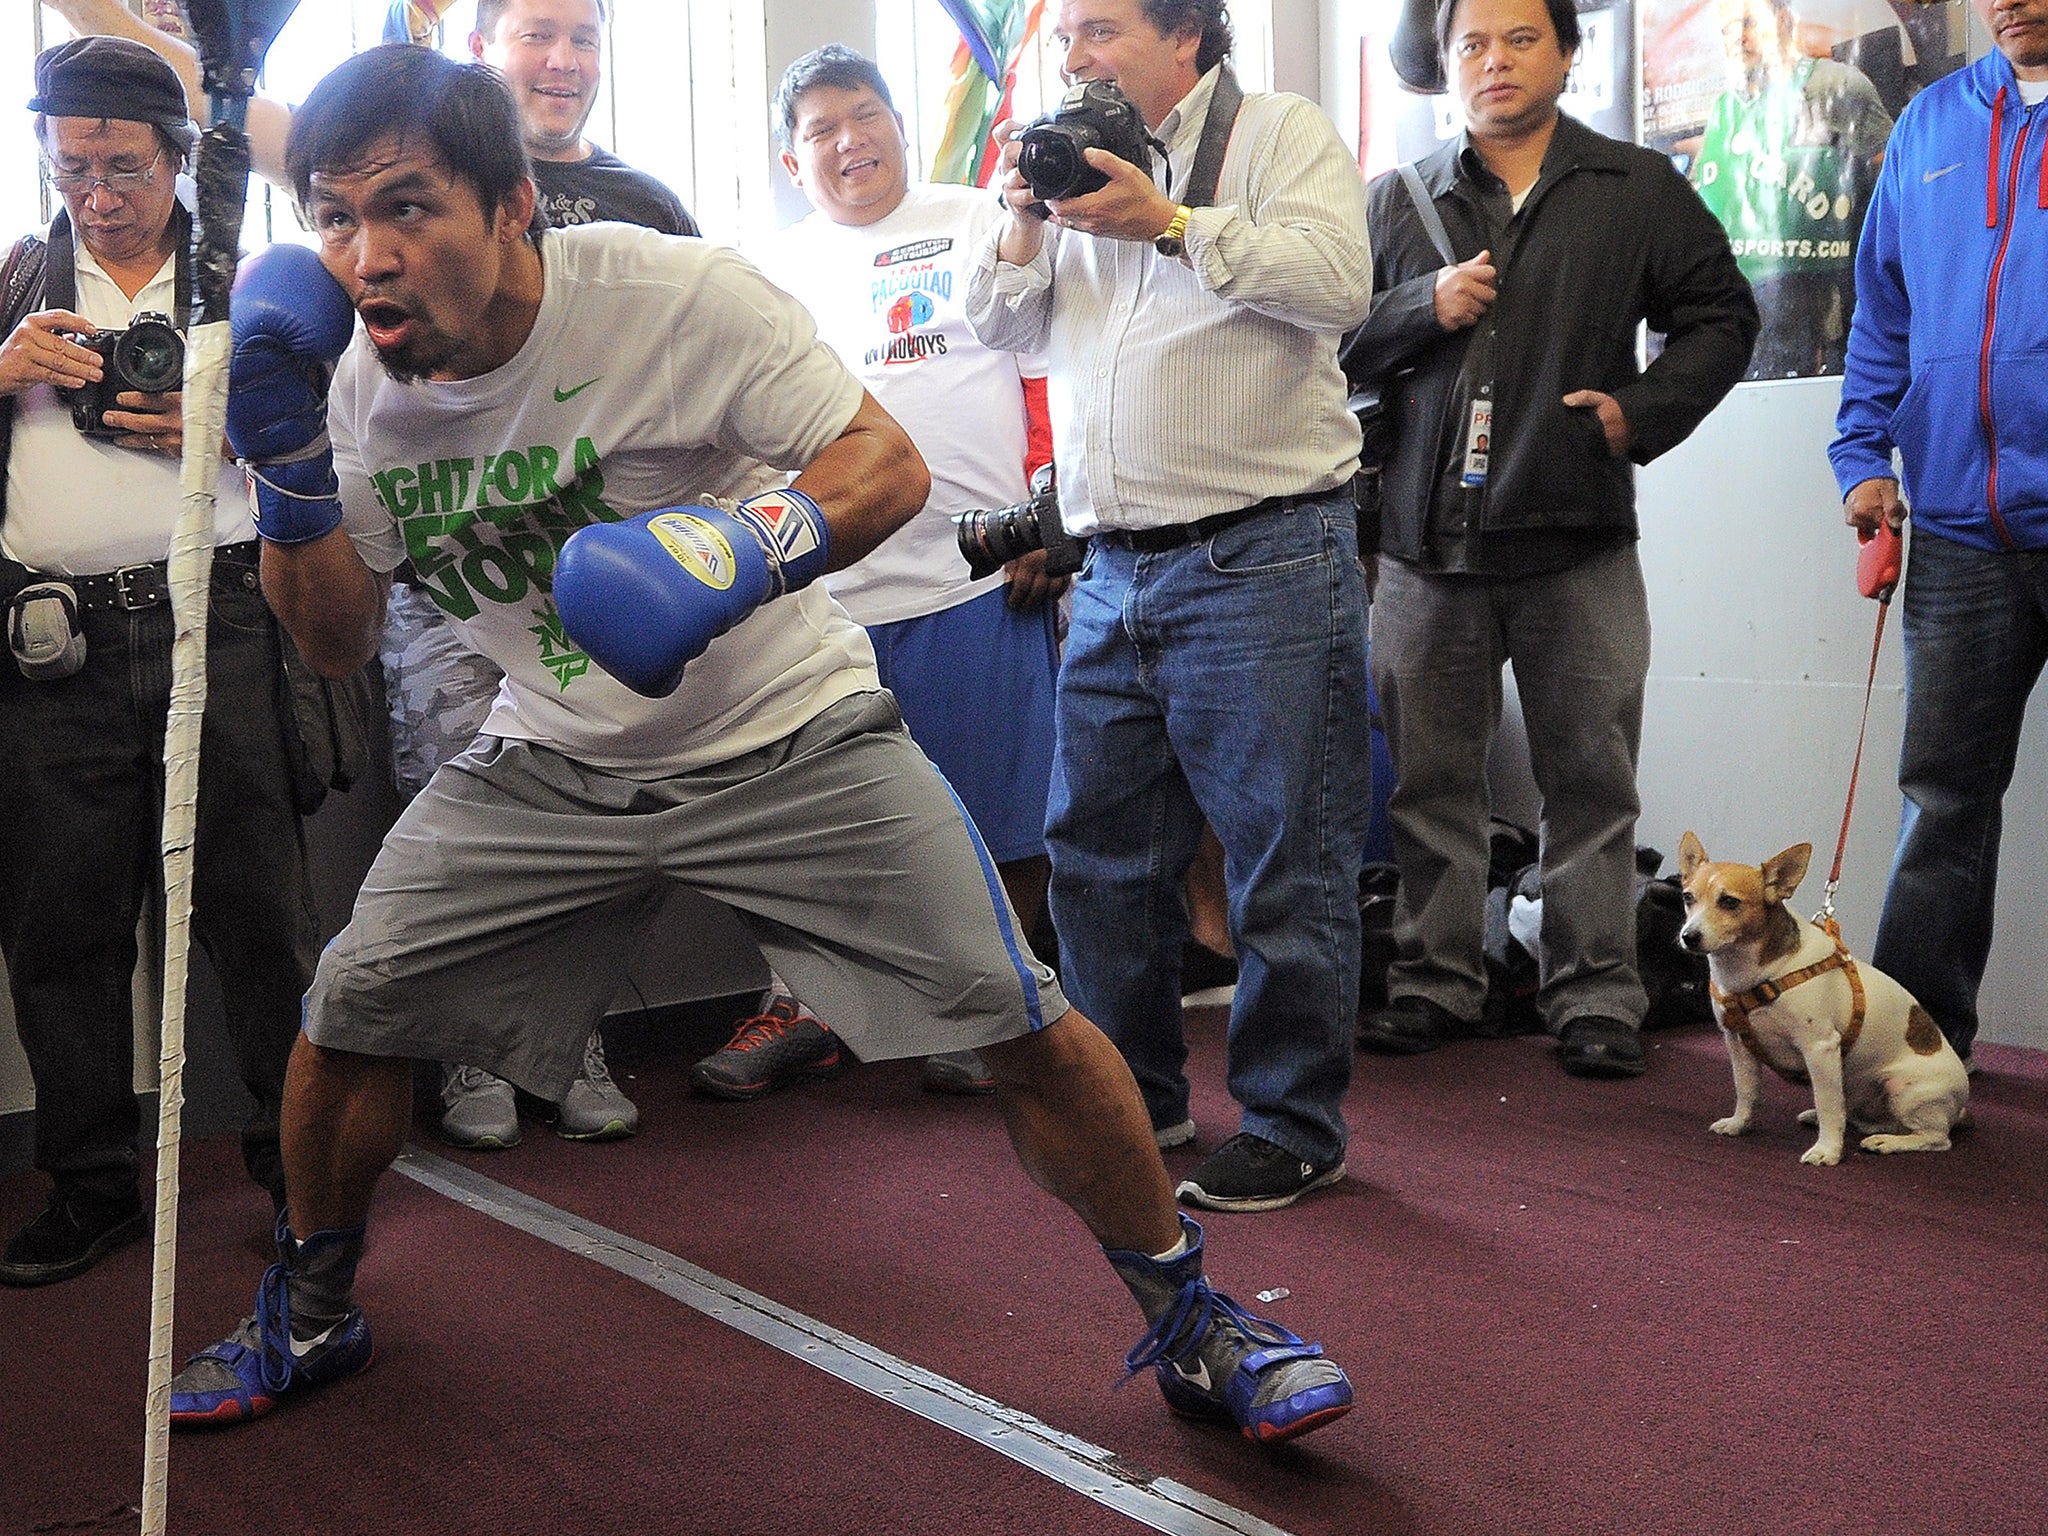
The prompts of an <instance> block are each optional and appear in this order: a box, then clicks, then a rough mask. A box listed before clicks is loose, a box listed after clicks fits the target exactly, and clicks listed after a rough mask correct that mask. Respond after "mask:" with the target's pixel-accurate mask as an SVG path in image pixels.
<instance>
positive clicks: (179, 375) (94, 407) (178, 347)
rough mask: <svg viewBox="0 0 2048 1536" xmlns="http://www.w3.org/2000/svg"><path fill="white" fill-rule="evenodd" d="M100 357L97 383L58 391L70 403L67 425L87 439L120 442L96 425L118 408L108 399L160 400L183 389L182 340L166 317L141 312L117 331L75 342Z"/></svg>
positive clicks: (119, 433)
mask: <svg viewBox="0 0 2048 1536" xmlns="http://www.w3.org/2000/svg"><path fill="white" fill-rule="evenodd" d="M75 339H76V340H77V342H78V344H79V345H80V346H82V347H91V348H92V349H93V351H95V352H97V353H99V355H100V366H101V368H102V369H104V370H105V371H104V373H103V374H102V375H101V378H100V381H99V382H98V383H97V384H81V385H79V386H78V388H76V389H70V390H65V391H63V393H64V395H65V397H66V398H67V399H68V400H69V401H70V402H71V425H72V426H74V427H76V428H78V430H79V431H81V432H83V433H84V434H85V435H86V436H87V437H121V436H123V435H125V434H124V432H123V431H122V430H121V429H118V428H115V427H110V426H108V425H107V424H106V423H105V422H103V421H102V420H100V417H101V415H102V414H103V413H104V412H107V411H111V410H116V409H119V407H117V406H116V405H115V404H114V397H115V396H117V395H120V394H124V393H126V392H127V391H129V390H131V389H132V390H136V391H139V392H140V393H142V394H145V395H165V394H170V393H172V392H173V391H175V390H180V389H183V388H184V387H185V339H184V338H183V337H182V336H180V335H179V334H178V329H177V327H176V326H174V325H172V324H171V319H170V316H168V315H160V314H158V313H157V312H156V311H155V310H153V309H145V310H143V311H142V312H141V313H140V314H138V315H136V316H135V318H134V319H132V320H130V321H129V322H128V325H127V328H126V329H124V330H118V331H95V332H94V333H93V334H92V335H90V336H80V337H77V338H75Z"/></svg>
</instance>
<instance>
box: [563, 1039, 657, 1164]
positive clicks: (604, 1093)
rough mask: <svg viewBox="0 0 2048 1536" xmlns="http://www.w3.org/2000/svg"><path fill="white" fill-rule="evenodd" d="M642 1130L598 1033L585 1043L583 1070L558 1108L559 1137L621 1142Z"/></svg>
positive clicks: (636, 1114) (573, 1139) (631, 1102)
mask: <svg viewBox="0 0 2048 1536" xmlns="http://www.w3.org/2000/svg"><path fill="white" fill-rule="evenodd" d="M639 1129H640V1111H639V1109H638V1108H637V1107H635V1105H634V1103H633V1101H632V1100H631V1099H629V1098H627V1097H626V1096H625V1095H624V1094H623V1093H621V1092H619V1085H618V1084H617V1083H615V1082H613V1081H612V1074H611V1069H610V1068H609V1067H607V1066H606V1065H605V1064H604V1039H603V1037H602V1036H601V1035H599V1034H598V1032H597V1031H596V1030H594V1029H593V1030H592V1031H591V1032H590V1038H589V1039H588V1040H586V1041H585V1042H584V1043H583V1070H582V1072H580V1073H579V1074H578V1075H577V1078H576V1081H575V1082H573V1083H571V1084H570V1085H569V1092H568V1093H567V1094H566V1095H565V1096H564V1097H563V1099H562V1102H561V1103H560V1104H558V1105H557V1106H556V1114H555V1134H556V1135H557V1136H562V1137H566V1138H567V1139H568V1140H570V1141H617V1140H619V1139H620V1138H621V1137H625V1136H630V1135H632V1134H633V1133H634V1132H635V1131H637V1130H639Z"/></svg>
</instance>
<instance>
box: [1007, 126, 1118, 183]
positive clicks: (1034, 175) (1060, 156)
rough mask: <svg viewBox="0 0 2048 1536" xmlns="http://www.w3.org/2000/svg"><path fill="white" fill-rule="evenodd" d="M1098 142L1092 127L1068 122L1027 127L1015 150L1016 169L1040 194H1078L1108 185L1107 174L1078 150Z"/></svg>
mask: <svg viewBox="0 0 2048 1536" xmlns="http://www.w3.org/2000/svg"><path fill="white" fill-rule="evenodd" d="M1099 142H1100V140H1099V136H1098V135H1097V134H1095V133H1094V132H1093V131H1092V130H1090V129H1088V128H1085V127H1077V126H1075V125H1072V124H1068V123H1046V124H1041V125H1039V126H1036V127H1032V128H1027V129H1026V130H1025V131H1024V138H1023V141H1022V145H1021V147H1020V148H1019V149H1018V152H1017V169H1018V170H1019V171H1020V172H1022V173H1023V176H1024V179H1025V181H1027V182H1029V183H1030V185H1031V190H1032V191H1033V192H1035V193H1036V194H1037V195H1038V196H1040V197H1043V198H1066V197H1080V196H1082V195H1084V194H1086V193H1089V192H1095V191H1099V190H1100V189H1101V188H1103V187H1106V186H1108V185H1109V178H1108V177H1107V176H1105V175H1103V174H1102V172H1100V171H1098V170H1097V169H1095V167H1094V166H1092V165H1090V164H1089V163H1088V159H1087V157H1086V156H1085V155H1083V154H1082V153H1081V151H1082V150H1083V149H1086V148H1089V147H1091V146H1094V145H1097V144H1098V143H1099Z"/></svg>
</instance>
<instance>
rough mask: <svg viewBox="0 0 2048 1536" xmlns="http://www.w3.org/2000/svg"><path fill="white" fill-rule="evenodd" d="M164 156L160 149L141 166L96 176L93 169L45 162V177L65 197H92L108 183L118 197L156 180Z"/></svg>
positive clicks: (137, 190)
mask: <svg viewBox="0 0 2048 1536" xmlns="http://www.w3.org/2000/svg"><path fill="white" fill-rule="evenodd" d="M162 159H163V155H162V152H161V151H159V152H158V154H157V157H156V159H155V160H152V161H150V163H149V164H148V166H147V167H145V168H144V169H142V170H139V171H108V172H107V173H106V174H105V175H104V176H96V175H94V174H93V173H92V172H91V171H60V170H56V169H54V168H52V167H49V166H45V167H44V168H43V180H44V181H46V182H48V183H49V184H50V188H51V190H52V191H54V192H56V193H57V194H59V195H60V196H62V197H91V196H92V195H93V193H94V192H96V191H98V190H99V189H100V188H101V187H105V188H106V189H107V190H108V191H109V192H111V193H113V194H114V195H115V196H116V197H127V196H128V195H129V194H130V193H134V192H140V191H141V190H142V189H143V188H144V187H146V186H149V185H150V184H151V183H153V182H154V181H155V180H156V168H157V163H158V161H160V160H162Z"/></svg>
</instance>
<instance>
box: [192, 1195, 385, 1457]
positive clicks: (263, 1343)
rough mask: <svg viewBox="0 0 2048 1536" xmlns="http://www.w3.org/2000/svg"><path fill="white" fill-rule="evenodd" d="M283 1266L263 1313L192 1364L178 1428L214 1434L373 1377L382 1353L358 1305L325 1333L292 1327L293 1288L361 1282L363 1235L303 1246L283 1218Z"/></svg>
mask: <svg viewBox="0 0 2048 1536" xmlns="http://www.w3.org/2000/svg"><path fill="white" fill-rule="evenodd" d="M277 1245H278V1254H279V1261H278V1262H277V1263H275V1264H273V1265H271V1266H270V1268H269V1269H268V1270H266V1271H264V1275H263V1282H262V1284H261V1285H260V1286H258V1287H257V1291H256V1310H255V1312H253V1313H252V1314H251V1315H249V1316H248V1317H245V1318H243V1319H242V1324H241V1326H240V1327H239V1328H237V1329H236V1330H235V1331H234V1332H233V1333H231V1334H229V1335H228V1336H227V1337H226V1338H225V1339H222V1340H221V1341H220V1342H219V1343H217V1344H210V1345H208V1346H207V1347H206V1348H205V1349H202V1350H200V1351H199V1353H198V1354H196V1355H194V1356H193V1357H192V1358H191V1359H190V1360H188V1361H186V1362H185V1367H184V1369H183V1370H181V1371H179V1372H178V1374H177V1375H176V1376H175V1377H173V1378H172V1380H171V1427H172V1428H173V1429H209V1428H215V1427H219V1426H225V1425H229V1424H243V1423H247V1422H248V1421H249V1420H250V1419H258V1418H261V1417H262V1416H263V1415H264V1414H266V1413H268V1412H270V1410H271V1409H273V1408H275V1407H276V1406H277V1402H278V1399H279V1398H281V1397H283V1396H285V1395H286V1394H287V1393H291V1392H297V1391H301V1390H303V1389H305V1388H308V1387H322V1386H325V1385H327V1384H328V1383H329V1382H332V1381H340V1380H341V1379H342V1378H343V1377H346V1376H353V1375H355V1374H356V1373H357V1372H359V1371H363V1370H367V1369H368V1368H369V1365H370V1360H371V1357H372V1354H373V1353H374V1351H373V1349H372V1346H371V1343H370V1323H369V1320H368V1319H367V1318H366V1317H364V1316H363V1309H362V1308H361V1307H358V1306H354V1305H348V1306H346V1307H345V1308H344V1309H343V1310H342V1312H341V1315H340V1316H339V1317H338V1318H336V1319H335V1320H334V1321H332V1322H331V1323H329V1324H327V1325H326V1326H325V1327H313V1328H310V1329H309V1328H308V1327H307V1325H306V1323H305V1321H304V1320H303V1319H302V1320H301V1321H300V1324H299V1326H298V1328H297V1329H296V1330H295V1329H294V1328H293V1326H292V1301H291V1281H292V1280H293V1279H294V1278H295V1277H298V1278H304V1279H306V1280H308V1281H310V1282H312V1283H313V1284H315V1285H320V1284H322V1283H323V1282H325V1283H327V1284H328V1285H330V1286H331V1283H332V1282H333V1281H334V1280H336V1279H341V1280H342V1281H343V1286H342V1289H341V1292H340V1293H341V1294H342V1295H344V1296H345V1295H346V1294H347V1285H349V1284H352V1283H353V1280H354V1277H355V1263H356V1260H357V1259H359V1258H360V1257H361V1256H362V1247H363V1229H362V1228H361V1227H353V1228H350V1229H348V1230H347V1231H341V1232H316V1233H314V1234H313V1235H312V1236H310V1237H308V1238H306V1239H305V1240H304V1241H303V1242H300V1241H299V1240H297V1239H295V1238H294V1237H293V1236H292V1235H291V1228H290V1227H289V1226H287V1225H286V1223H285V1219H284V1217H282V1216H280V1217H279V1218H278V1223H277Z"/></svg>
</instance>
